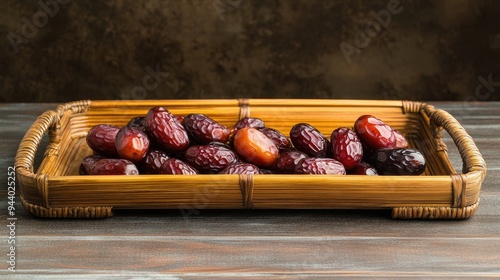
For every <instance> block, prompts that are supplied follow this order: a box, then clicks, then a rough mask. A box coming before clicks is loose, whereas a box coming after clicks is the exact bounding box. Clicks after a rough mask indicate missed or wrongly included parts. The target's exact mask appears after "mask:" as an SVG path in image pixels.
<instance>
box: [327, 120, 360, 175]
mask: <svg viewBox="0 0 500 280" xmlns="http://www.w3.org/2000/svg"><path fill="white" fill-rule="evenodd" d="M331 145H332V152H333V158H334V159H336V160H338V161H340V162H341V163H342V164H343V165H344V167H345V169H348V170H349V169H352V168H354V167H356V166H357V165H358V164H359V163H360V162H361V159H362V158H363V145H362V144H361V141H360V140H359V138H358V136H357V135H356V133H355V132H354V131H352V130H350V129H349V128H347V127H340V128H337V129H335V130H334V131H333V132H332V136H331Z"/></svg>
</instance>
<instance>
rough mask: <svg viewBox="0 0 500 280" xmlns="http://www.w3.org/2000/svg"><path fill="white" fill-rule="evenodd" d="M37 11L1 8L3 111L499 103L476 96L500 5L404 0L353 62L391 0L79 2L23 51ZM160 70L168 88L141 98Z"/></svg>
mask: <svg viewBox="0 0 500 280" xmlns="http://www.w3.org/2000/svg"><path fill="white" fill-rule="evenodd" d="M42 1H45V2H47V1H49V0H42ZM37 2H38V1H15V0H7V1H6V0H3V1H1V2H0V13H1V15H0V32H1V35H2V38H1V40H0V101H2V102H6V101H23V102H26V101H27V102H65V101H70V100H76V99H124V98H126V99H140V98H147V99H153V98H162V99H163V98H235V97H285V98H370V99H410V100H471V99H474V96H476V98H477V97H479V98H478V99H480V100H500V98H499V94H498V93H499V92H500V86H499V87H497V88H496V92H495V91H494V88H493V91H492V90H490V91H489V92H488V91H484V88H483V89H482V90H483V91H481V94H480V95H477V94H475V89H476V87H477V86H478V85H480V82H479V80H478V77H479V76H480V75H481V76H483V77H484V78H487V77H488V75H492V78H493V80H494V81H499V82H500V63H499V62H500V18H499V17H500V16H499V15H500V1H495V0H439V1H433V0H422V1H410V0H407V1H405V0H401V5H402V7H403V11H402V12H401V13H400V14H398V15H393V16H392V20H391V22H390V23H389V25H388V27H387V28H383V31H382V32H381V33H380V34H379V35H378V36H376V37H374V38H373V39H372V40H371V41H370V44H369V45H368V46H367V47H366V48H363V49H361V53H360V54H359V55H357V54H354V55H352V56H351V58H352V62H351V63H347V61H346V59H345V58H344V56H343V55H342V52H341V50H340V47H339V45H340V43H341V42H346V43H349V44H351V45H353V44H354V43H353V40H354V36H355V31H354V30H353V28H354V27H356V26H357V27H360V28H363V27H364V25H365V24H366V23H367V22H368V21H370V20H372V17H371V16H370V11H372V10H373V11H379V10H381V9H385V8H386V6H387V3H388V2H389V0H376V1H375V0H366V1H342V0H330V1H328V0H323V1H317V0H300V1H299V0H297V1H294V0H282V1H273V0H267V1H260V0H259V1H257V0H193V1H187V0H185V1H177V0H163V1H162V0H149V1H133V0H112V1H71V2H70V3H69V4H65V5H59V7H60V10H59V12H58V13H57V14H56V15H55V16H54V17H51V18H49V20H48V23H47V24H46V25H45V26H44V27H41V28H39V29H38V31H37V33H36V34H35V36H33V37H32V38H30V39H29V40H28V41H27V42H26V43H24V44H22V45H20V46H19V51H18V52H17V53H16V52H15V51H14V48H13V47H12V45H11V44H10V42H9V39H8V34H9V32H11V33H16V34H18V35H22V27H23V21H22V18H23V17H26V18H27V19H29V20H32V17H33V15H34V14H35V13H36V12H37V11H39V10H40V7H39V6H38V5H37ZM214 4H216V5H218V6H219V7H220V10H219V13H218V12H217V10H216V9H215V7H214ZM231 4H233V6H234V7H233V6H231ZM221 12H222V16H223V17H224V19H223V20H221V17H220V13H221ZM157 65H158V66H159V67H160V68H161V71H162V72H166V73H169V76H168V78H167V79H165V80H163V81H162V82H161V83H159V84H158V85H157V86H156V87H154V88H151V90H148V91H146V92H138V91H134V90H133V89H134V87H135V86H141V85H142V80H143V78H144V77H146V76H147V75H148V72H147V70H146V67H150V68H152V69H154V68H156V67H157Z"/></svg>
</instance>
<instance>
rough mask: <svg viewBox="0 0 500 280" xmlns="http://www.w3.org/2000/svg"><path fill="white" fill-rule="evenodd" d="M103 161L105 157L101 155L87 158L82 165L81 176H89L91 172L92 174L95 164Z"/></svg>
mask: <svg viewBox="0 0 500 280" xmlns="http://www.w3.org/2000/svg"><path fill="white" fill-rule="evenodd" d="M101 159H103V157H102V156H100V155H90V156H87V157H85V158H84V159H83V160H82V163H81V164H80V170H79V173H80V175H89V174H90V172H92V171H91V170H92V167H93V166H94V164H95V163H96V162H98V161H99V160H101Z"/></svg>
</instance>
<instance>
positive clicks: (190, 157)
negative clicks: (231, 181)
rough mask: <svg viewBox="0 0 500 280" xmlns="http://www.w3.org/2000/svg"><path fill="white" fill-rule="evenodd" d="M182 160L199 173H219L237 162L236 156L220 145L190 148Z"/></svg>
mask: <svg viewBox="0 0 500 280" xmlns="http://www.w3.org/2000/svg"><path fill="white" fill-rule="evenodd" d="M184 159H185V160H186V162H187V163H188V164H190V165H191V166H193V167H194V168H196V169H197V170H198V171H200V172H201V173H219V172H221V171H222V170H223V169H224V168H226V167H227V166H229V165H230V164H232V163H235V162H237V161H238V157H237V156H236V154H235V153H234V152H233V151H232V150H230V149H228V148H226V147H224V146H222V145H195V146H191V147H189V149H187V151H186V154H185V157H184Z"/></svg>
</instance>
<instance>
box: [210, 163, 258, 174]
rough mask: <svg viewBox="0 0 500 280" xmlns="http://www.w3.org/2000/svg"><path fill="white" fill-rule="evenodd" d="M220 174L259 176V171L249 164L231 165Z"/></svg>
mask: <svg viewBox="0 0 500 280" xmlns="http://www.w3.org/2000/svg"><path fill="white" fill-rule="evenodd" d="M220 174H260V169H259V167H257V166H256V165H253V164H251V163H233V164H231V165H229V166H228V167H226V168H225V169H224V170H222V171H221V172H220Z"/></svg>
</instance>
